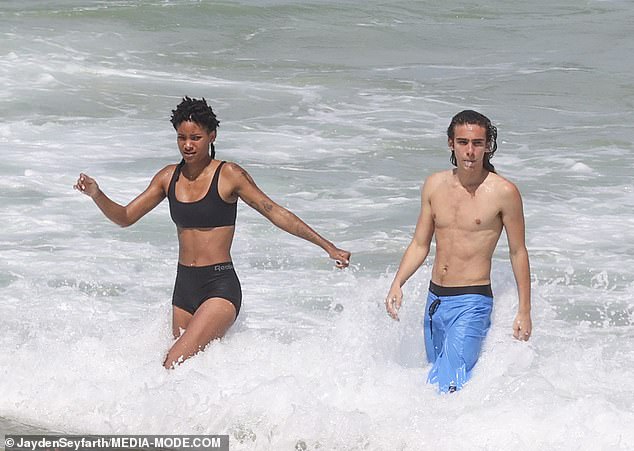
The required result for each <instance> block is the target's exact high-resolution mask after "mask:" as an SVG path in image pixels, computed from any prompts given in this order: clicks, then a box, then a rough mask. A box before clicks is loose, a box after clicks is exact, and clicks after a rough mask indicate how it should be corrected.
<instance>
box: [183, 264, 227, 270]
mask: <svg viewBox="0 0 634 451" xmlns="http://www.w3.org/2000/svg"><path fill="white" fill-rule="evenodd" d="M178 269H183V270H186V271H187V270H189V271H228V270H231V269H233V263H232V262H224V263H215V264H213V265H207V266H186V265H181V264H180V263H179V264H178Z"/></svg>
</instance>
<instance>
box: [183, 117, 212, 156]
mask: <svg viewBox="0 0 634 451" xmlns="http://www.w3.org/2000/svg"><path fill="white" fill-rule="evenodd" d="M215 139H216V131H215V130H213V131H211V132H208V131H207V130H205V128H204V127H202V126H200V125H199V124H197V123H196V122H192V121H183V122H181V124H180V125H179V126H178V128H177V129H176V142H177V143H178V150H179V151H180V153H181V155H182V157H183V159H184V160H185V162H186V163H195V162H198V161H203V160H205V159H207V158H208V157H209V145H210V144H211V143H213V142H214V141H215Z"/></svg>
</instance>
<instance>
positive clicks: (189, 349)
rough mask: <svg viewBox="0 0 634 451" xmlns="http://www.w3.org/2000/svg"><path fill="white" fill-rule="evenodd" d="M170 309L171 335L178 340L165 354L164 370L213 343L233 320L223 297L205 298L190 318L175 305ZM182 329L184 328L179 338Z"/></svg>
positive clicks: (231, 306)
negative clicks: (171, 314) (171, 313)
mask: <svg viewBox="0 0 634 451" xmlns="http://www.w3.org/2000/svg"><path fill="white" fill-rule="evenodd" d="M173 308H174V311H173V316H172V319H173V321H172V332H173V333H174V337H175V338H176V337H178V339H177V340H176V343H174V344H173V345H172V348H171V349H170V350H169V352H168V353H167V357H166V358H165V362H163V366H164V367H165V368H173V367H174V366H176V365H178V364H179V363H181V362H182V361H184V360H186V359H188V358H189V357H191V356H193V355H194V354H196V353H197V352H199V351H201V350H203V349H204V348H205V346H207V345H208V344H209V342H211V341H212V340H215V339H216V338H221V337H223V336H224V335H225V333H226V332H227V330H229V327H231V325H232V324H233V322H234V321H235V319H236V309H235V307H234V306H233V304H232V303H231V302H229V301H228V300H226V299H223V298H210V299H207V300H206V301H205V302H203V303H202V305H201V306H200V307H198V310H196V312H195V313H194V314H193V315H191V314H190V313H188V312H186V311H185V310H182V309H180V308H178V307H176V306H174V307H173ZM181 329H185V332H183V334H182V335H181V334H180V330H181ZM179 335H180V336H179Z"/></svg>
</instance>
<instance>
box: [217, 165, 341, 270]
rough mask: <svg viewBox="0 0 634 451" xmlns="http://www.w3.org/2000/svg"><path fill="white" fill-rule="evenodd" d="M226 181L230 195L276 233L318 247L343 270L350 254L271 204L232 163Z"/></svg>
mask: <svg viewBox="0 0 634 451" xmlns="http://www.w3.org/2000/svg"><path fill="white" fill-rule="evenodd" d="M227 166H228V168H227V169H229V170H228V171H226V174H227V178H228V179H229V180H231V183H232V185H233V186H234V187H235V188H234V191H235V193H236V194H237V195H238V197H240V199H242V200H243V201H244V202H246V203H247V204H248V205H249V206H250V207H252V208H254V209H255V210H257V211H258V212H260V213H261V214H262V215H263V216H264V217H265V218H267V219H268V220H269V221H271V222H272V223H273V224H275V225H276V226H277V227H279V228H280V229H282V230H284V231H286V232H288V233H290V234H292V235H295V236H297V237H299V238H303V239H305V240H307V241H310V242H311V243H313V244H316V245H317V246H319V247H321V248H322V249H323V250H324V251H326V253H328V255H329V256H330V258H332V259H333V260H335V262H336V265H337V267H339V268H345V267H347V266H348V264H349V261H350V255H351V254H350V252H348V251H344V250H343V249H339V248H337V247H336V246H335V245H334V244H332V243H331V242H330V241H328V240H327V239H325V238H324V237H322V236H321V235H320V234H318V233H317V232H316V231H315V230H313V229H312V228H311V227H309V226H308V224H306V223H305V222H304V221H302V220H301V219H300V218H299V217H297V216H296V215H295V214H293V213H292V212H290V211H288V210H287V209H285V208H283V207H281V206H280V205H278V204H277V203H275V202H273V201H272V200H271V199H270V198H269V197H268V196H267V195H266V194H264V192H262V190H260V188H258V186H257V185H256V184H255V182H254V181H253V179H252V178H251V176H250V175H249V174H248V173H247V171H245V170H244V169H242V168H241V167H240V166H238V165H237V164H235V163H230V164H228V165H227Z"/></svg>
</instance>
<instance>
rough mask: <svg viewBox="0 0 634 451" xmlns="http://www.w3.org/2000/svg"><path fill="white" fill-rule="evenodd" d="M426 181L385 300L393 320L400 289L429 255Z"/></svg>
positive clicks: (430, 231) (431, 226)
mask: <svg viewBox="0 0 634 451" xmlns="http://www.w3.org/2000/svg"><path fill="white" fill-rule="evenodd" d="M432 184H433V182H432V181H430V179H428V180H427V181H426V182H425V184H424V185H423V188H422V190H421V208H420V214H419V215H418V221H417V222H416V230H415V231H414V236H413V237H412V241H411V242H410V243H409V246H407V249H406V250H405V253H404V254H403V258H402V259H401V263H400V265H399V267H398V271H396V275H394V280H393V281H392V285H391V287H390V291H389V292H388V294H387V297H386V298H385V307H386V310H387V313H388V314H389V315H390V316H391V317H392V318H393V319H395V320H398V310H399V309H400V308H401V302H402V300H403V290H402V289H401V287H402V286H403V285H404V284H405V282H407V280H408V279H409V278H410V277H411V276H412V274H414V273H415V272H416V270H418V268H420V266H421V265H422V264H423V262H424V261H425V258H427V255H428V254H429V248H430V246H431V239H432V236H433V235H434V217H433V212H432V210H431V194H430V191H431V189H432V188H431V185H432Z"/></svg>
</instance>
